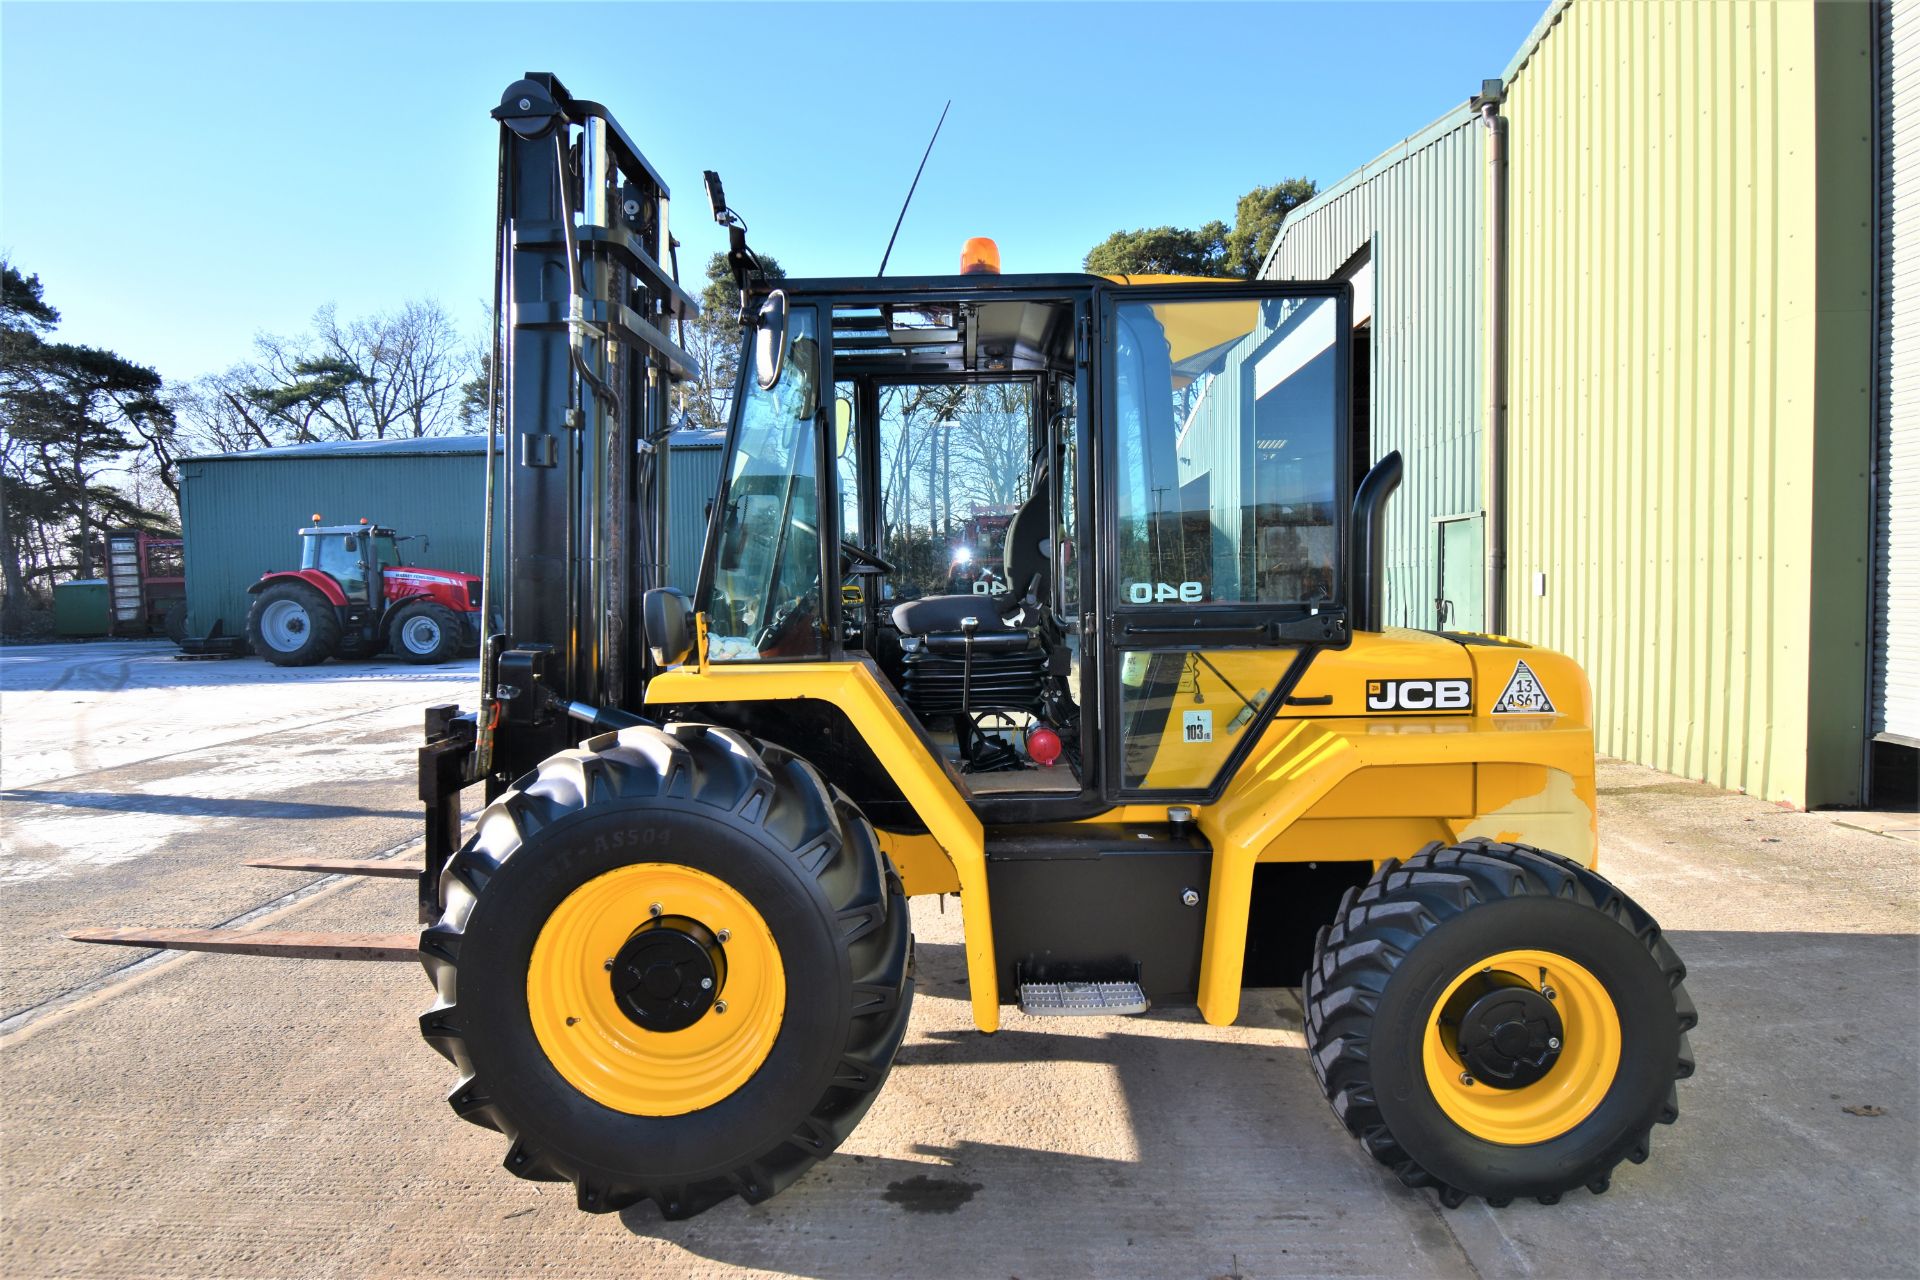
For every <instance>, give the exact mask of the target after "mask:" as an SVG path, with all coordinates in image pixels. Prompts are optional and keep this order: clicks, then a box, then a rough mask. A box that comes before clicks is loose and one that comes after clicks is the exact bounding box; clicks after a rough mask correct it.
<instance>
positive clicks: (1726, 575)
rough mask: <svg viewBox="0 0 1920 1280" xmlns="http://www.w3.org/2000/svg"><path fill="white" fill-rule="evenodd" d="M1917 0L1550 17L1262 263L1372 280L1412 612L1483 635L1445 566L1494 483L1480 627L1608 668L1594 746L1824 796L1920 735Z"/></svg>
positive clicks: (1309, 208)
mask: <svg viewBox="0 0 1920 1280" xmlns="http://www.w3.org/2000/svg"><path fill="white" fill-rule="evenodd" d="M1916 4H1920V0H1894V3H1892V4H1891V5H1888V4H1884V3H1883V4H1873V5H1867V4H1822V5H1813V4H1807V5H1790V4H1770V3H1765V2H1763V0H1727V2H1726V3H1718V4H1711V5H1705V4H1702V5H1689V4H1666V3H1631V2H1622V3H1601V2H1599V0H1556V2H1555V3H1553V4H1552V5H1550V6H1549V7H1548V9H1547V11H1546V13H1545V15H1544V16H1543V17H1542V19H1541V21H1540V23H1539V24H1538V25H1537V27H1536V28H1535V30H1534V32H1533V33H1532V35H1531V36H1530V37H1529V39H1528V40H1527V42H1526V44H1525V45H1524V46H1523V47H1522V49H1521V50H1520V51H1519V52H1518V53H1517V54H1516V56H1515V57H1514V59H1513V60H1512V62H1511V63H1510V65H1509V66H1508V67H1507V68H1506V72H1505V74H1504V76H1503V77H1501V79H1500V80H1498V81H1493V82H1491V83H1489V84H1485V85H1483V89H1482V95H1481V96H1480V97H1479V98H1477V99H1476V100H1474V101H1473V102H1471V103H1469V104H1468V105H1467V106H1465V107H1461V108H1456V109H1455V110H1453V111H1451V112H1448V113H1447V114H1446V115H1444V116H1442V117H1441V118H1440V119H1439V120H1437V121H1435V122H1434V123H1433V124H1432V125H1430V126H1428V127H1427V128H1426V129H1423V130H1421V131H1420V132H1418V133H1416V134H1414V135H1412V136H1411V137H1409V138H1408V139H1407V140H1406V141H1405V142H1403V143H1401V144H1399V145H1397V146H1396V147H1394V148H1393V149H1391V150H1389V151H1388V152H1387V153H1385V154H1384V155H1382V156H1381V157H1379V158H1378V159H1376V160H1375V161H1374V162H1372V163H1371V164H1369V165H1367V166H1365V167H1364V168H1362V169H1360V170H1359V171H1357V172H1356V173H1354V174H1353V175H1351V176H1350V177H1348V178H1347V179H1345V180H1343V181H1342V182H1340V183H1337V184H1335V185H1334V186H1333V187H1331V188H1329V189H1328V190H1327V191H1326V192H1324V193H1323V194H1321V195H1320V196H1319V197H1317V198H1316V199H1315V200H1313V201H1311V202H1309V203H1308V204H1305V205H1303V206H1301V207H1300V208H1299V209H1297V210H1295V211H1294V212H1293V214H1292V215H1291V216H1290V217H1289V218H1288V220H1287V222H1286V224H1285V225H1284V226H1283V227H1282V229H1281V232H1280V235H1279V237H1278V238H1277V241H1276V244H1275V246H1274V249H1273V252H1272V254H1271V255H1270V257H1269V259H1268V261H1267V263H1266V266H1265V269H1264V274H1266V275H1268V276H1269V277H1275V278H1300V277H1310V276H1319V277H1324V276H1329V275H1345V276H1347V277H1348V278H1351V279H1353V280H1354V282H1355V292H1356V313H1357V314H1358V315H1361V316H1363V317H1367V318H1365V319H1364V330H1365V331H1364V332H1363V334H1362V335H1361V336H1362V338H1363V339H1364V340H1363V341H1362V342H1361V343H1360V344H1358V345H1359V346H1360V347H1361V349H1362V350H1363V351H1365V352H1366V353H1367V354H1368V355H1370V357H1371V359H1370V361H1369V362H1368V363H1369V371H1368V373H1367V382H1366V384H1365V385H1364V386H1363V387H1361V388H1357V390H1358V391H1360V392H1362V393H1363V394H1362V395H1360V396H1357V397H1356V404H1357V405H1361V404H1362V402H1363V401H1364V407H1363V411H1362V414H1361V417H1362V419H1363V422H1364V424H1365V426H1366V428H1367V430H1368V433H1369V439H1368V447H1369V453H1370V456H1371V457H1373V458H1378V457H1379V456H1381V455H1382V454H1384V453H1385V452H1386V451H1387V450H1388V449H1392V448H1399V449H1401V450H1402V452H1403V453H1404V454H1405V455H1406V457H1407V464H1408V470H1407V482H1406V485H1405V486H1404V487H1403V488H1402V490H1401V493H1400V495H1399V496H1397V497H1396V498H1395V500H1394V501H1395V504H1397V505H1399V506H1400V508H1401V509H1400V510H1399V511H1398V512H1397V513H1396V514H1395V515H1394V516H1393V518H1392V519H1391V521H1390V527H1389V546H1388V560H1389V565H1390V573H1391V575H1392V577H1393V578H1397V579H1399V582H1398V583H1394V582H1391V581H1390V583H1389V588H1388V590H1389V596H1388V599H1389V602H1390V603H1389V620H1390V621H1393V622H1405V623H1411V624H1413V625H1417V626H1434V625H1436V624H1444V625H1449V626H1458V625H1468V624H1470V623H1471V622H1472V621H1473V615H1472V614H1471V613H1470V612H1468V611H1467V610H1464V609H1457V608H1455V609H1453V610H1451V611H1449V612H1445V613H1443V612H1442V610H1443V609H1447V608H1448V606H1446V605H1444V604H1442V603H1440V602H1442V601H1446V600H1447V599H1448V598H1449V597H1450V596H1452V595H1453V592H1452V589H1451V588H1452V582H1453V581H1457V580H1466V579H1470V578H1471V574H1469V573H1466V572H1464V571H1463V572H1462V573H1461V574H1459V575H1453V574H1449V575H1448V579H1447V580H1441V578H1440V577H1439V574H1440V569H1441V566H1442V564H1443V563H1444V564H1445V565H1446V566H1448V567H1449V568H1451V567H1452V566H1453V564H1454V562H1455V561H1454V555H1455V552H1456V551H1457V552H1458V553H1459V559H1460V561H1461V563H1462V564H1463V565H1465V564H1468V563H1471V562H1472V560H1474V559H1477V558H1478V557H1477V556H1470V555H1469V554H1468V553H1469V552H1477V551H1478V548H1477V547H1475V546H1472V545H1471V543H1472V536H1471V534H1470V533H1469V532H1468V530H1469V529H1470V528H1472V527H1473V526H1474V525H1477V523H1478V522H1477V521H1475V520H1473V517H1475V516H1478V515H1480V514H1481V513H1483V512H1487V511H1489V510H1490V504H1489V497H1491V498H1492V506H1491V509H1492V510H1493V511H1495V512H1496V513H1499V512H1501V511H1504V516H1505V524H1506V537H1505V539H1504V551H1505V567H1504V572H1503V571H1502V570H1501V568H1500V566H1499V565H1498V564H1497V563H1496V564H1495V565H1494V567H1493V571H1492V572H1491V573H1489V574H1487V575H1486V576H1487V579H1488V580H1489V581H1490V582H1491V583H1492V584H1493V586H1494V587H1495V588H1496V594H1495V595H1494V597H1493V598H1492V599H1491V600H1490V601H1489V603H1490V605H1491V607H1490V608H1488V609H1487V610H1486V617H1487V618H1488V620H1489V621H1490V622H1501V621H1502V620H1503V622H1504V629H1505V630H1507V631H1508V632H1510V633H1511V634H1513V635H1516V636H1518V637H1521V638H1523V639H1527V640H1531V641H1535V642H1537V643H1541V644H1545V645H1549V646H1552V647H1554V648H1557V649H1561V650H1564V651H1566V652H1568V653H1570V654H1571V655H1573V656H1574V657H1575V658H1577V659H1578V660H1579V661H1580V662H1581V663H1582V664H1583V665H1584V666H1585V667H1586V669H1587V671H1588V673H1589V675H1590V676H1591V677H1592V680H1593V684H1594V693H1595V703H1596V711H1597V716H1598V726H1597V727H1598V731H1599V742H1600V748H1601V750H1603V751H1605V752H1607V753H1609V754H1612V755H1615V756H1620V757H1623V758H1625V759H1628V760H1633V761H1637V762H1640V763H1644V764H1649V765H1653V766H1655V767H1657V768H1661V769H1665V770H1669V771H1671V772H1674V773H1679V774H1683V775H1685V776H1688V777H1693V778H1700V779H1704V780H1706V781H1708V782H1712V783H1715V784H1717V785H1720V786H1724V787H1730V788H1738V789H1742V790H1746V791H1749V792H1751V793H1753V794H1756V795H1760V796H1764V797H1766V798H1768V799H1772V800H1781V801H1786V802H1789V803H1792V804H1796V805H1820V804H1850V803H1858V802H1860V801H1861V800H1862V799H1864V798H1866V796H1865V782H1866V779H1867V777H1868V776H1869V765H1870V763H1871V760H1872V754H1873V752H1875V751H1877V750H1880V749H1881V748H1880V747H1877V746H1876V745H1875V744H1876V742H1877V743H1880V744H1891V745H1893V746H1894V747H1895V748H1897V749H1899V750H1908V747H1906V746H1901V745H1899V744H1903V743H1908V744H1910V743H1911V741H1912V738H1911V737H1906V736H1903V734H1902V732H1901V731H1900V725H1901V723H1903V721H1902V719H1901V717H1902V716H1903V715H1905V716H1907V717H1913V716H1916V715H1920V708H1914V707H1908V708H1906V709H1905V710H1904V711H1903V707H1905V706H1906V704H1905V703H1903V702H1902V701H1901V699H1902V698H1905V699H1907V700H1908V701H1909V702H1912V701H1915V698H1914V696H1913V695H1912V694H1908V693H1905V692H1903V691H1904V690H1908V689H1916V688H1920V684H1916V682H1915V681H1914V679H1913V678H1912V677H1910V676H1907V675H1905V674H1904V673H1905V672H1907V671H1908V670H1910V669H1916V668H1915V662H1916V658H1915V655H1913V654H1911V653H1909V652H1908V650H1909V649H1911V647H1912V639H1911V637H1912V636H1913V635H1914V634H1915V633H1916V630H1917V629H1920V619H1915V618H1914V616H1913V612H1914V608H1915V604H1914V601H1913V600H1912V599H1911V596H1912V594H1913V589H1912V587H1911V586H1910V585H1908V586H1905V587H1903V586H1901V585H1900V584H1901V583H1909V584H1910V583H1911V582H1912V581H1913V580H1914V578H1913V575H1908V574H1905V572H1904V570H1903V569H1902V568H1901V567H1900V566H1899V565H1898V564H1897V562H1896V561H1895V559H1894V556H1893V554H1892V552H1891V550H1890V548H1891V547H1892V546H1893V545H1894V544H1896V543H1897V542H1898V541H1899V539H1900V538H1901V537H1902V536H1904V535H1903V534H1902V532H1901V528H1900V523H1899V522H1898V521H1897V520H1894V519H1891V518H1890V516H1891V513H1893V512H1895V511H1898V510H1902V509H1905V508H1904V507H1903V506H1902V505H1901V504H1903V503H1904V504H1906V506H1908V507H1910V506H1911V504H1912V499H1911V497H1910V496H1904V497H1903V496H1902V495H1910V494H1911V493H1912V492H1913V489H1914V481H1915V477H1914V476H1913V474H1912V469H1913V465H1914V464H1913V462H1912V458H1913V454H1914V451H1913V450H1912V449H1904V450H1903V448H1902V447H1901V446H1900V445H1899V443H1898V442H1900V441H1902V440H1906V439H1908V438H1911V437H1915V436H1916V435H1917V434H1920V433H1916V431H1915V429H1914V424H1913V422H1912V416H1913V408H1912V406H1913V405H1914V403H1915V400H1916V398H1915V397H1912V396H1903V395H1902V393H1901V391H1900V388H1901V387H1903V386H1906V385H1907V384H1908V383H1910V382H1911V381H1912V371H1911V370H1906V371H1900V370H1898V369H1896V368H1894V367H1892V364H1891V362H1890V360H1889V359H1888V358H1887V355H1886V353H1888V352H1891V351H1892V350H1894V349H1895V345H1894V343H1893V342H1892V341H1890V340H1889V335H1890V334H1892V333H1894V332H1895V331H1896V329H1897V326H1899V325H1900V324H1901V323H1902V321H1901V320H1900V318H1899V317H1900V315H1902V314H1909V313H1911V312H1912V308H1911V298H1909V300H1908V304H1907V305H1908V307H1909V312H1907V313H1902V312H1897V311H1896V310H1895V305H1896V302H1897V299H1898V297H1900V296H1905V295H1901V294H1899V292H1898V288H1897V286H1898V283H1899V280H1900V279H1901V277H1899V276H1897V275H1896V273H1895V272H1894V271H1893V269H1892V268H1891V265H1890V264H1891V263H1892V262H1893V260H1894V247H1893V244H1894V235H1895V233H1896V231H1897V229H1898V227H1897V223H1898V221H1899V218H1900V216H1901V215H1900V206H1897V205H1896V202H1895V198H1894V192H1895V191H1896V190H1902V189H1909V188H1912V187H1914V186H1916V185H1920V184H1914V183H1910V182H1909V183H1905V185H1904V186H1903V180H1902V178H1901V174H1902V173H1907V174H1911V173H1912V172H1913V170H1914V166H1915V165H1916V163H1920V159H1917V158H1916V157H1915V156H1914V155H1913V154H1911V153H1912V152H1913V148H1912V147H1911V146H1908V147H1907V149H1906V152H1904V153H1901V152H1898V149H1897V148H1898V139H1899V138H1900V137H1902V136H1904V135H1903V134H1902V131H1901V127H1900V125H1899V123H1898V122H1899V121H1900V120H1902V119H1904V120H1907V121H1909V122H1910V121H1912V120H1913V119H1914V118H1915V110H1914V109H1915V103H1914V101H1913V95H1914V94H1915V93H1916V92H1920V75H1915V74H1912V73H1911V70H1910V71H1909V72H1908V73H1907V74H1904V75H1896V74H1895V67H1896V64H1897V65H1900V66H1907V67H1909V68H1913V67H1920V57H1916V55H1915V53H1914V51H1913V48H1912V46H1913V45H1914V44H1916V43H1920V20H1913V19H1912V15H1913V13H1914V11H1915V7H1916ZM1903 15H1905V19H1904V20H1903ZM1901 30H1910V31H1912V32H1913V36H1912V37H1909V41H1908V46H1907V49H1908V51H1907V53H1906V54H1904V55H1902V54H1901V53H1900V52H1899V50H1898V48H1896V47H1895V45H1894V43H1893V42H1894V40H1895V39H1896V33H1897V32H1899V31H1901ZM1903 59H1904V60H1903ZM1481 71H1482V69H1480V68H1462V75H1461V79H1462V80H1463V81H1464V82H1465V83H1466V84H1469V85H1471V84H1479V83H1481V81H1480V78H1479V75H1480V73H1481ZM1903 104H1904V105H1903ZM1487 107H1491V108H1492V110H1493V111H1494V112H1495V113H1497V114H1498V115H1501V116H1503V117H1504V118H1505V122H1506V123H1505V126H1504V128H1505V134H1504V137H1505V147H1504V153H1505V166H1504V170H1502V169H1501V168H1500V167H1499V162H1498V159H1497V157H1498V156H1499V154H1500V149H1498V148H1495V147H1493V146H1491V145H1490V141H1489V140H1490V139H1491V138H1493V137H1494V135H1493V134H1492V132H1491V130H1490V127H1489V126H1488V125H1485V124H1483V123H1481V122H1480V121H1479V120H1478V119H1476V113H1477V111H1479V110H1480V109H1483V108H1487ZM1912 132H1913V131H1912V129H1911V128H1910V127H1909V128H1908V129H1907V130H1906V134H1908V135H1910V134H1912ZM1896 154H1897V155H1904V157H1905V158H1904V159H1898V160H1893V159H1889V157H1891V156H1895V155H1896ZM1496 202H1497V203H1496ZM1909 203H1911V202H1909ZM1907 212H1908V215H1909V218H1908V220H1909V221H1911V220H1912V219H1911V216H1910V215H1911V210H1908V211H1907ZM1503 220H1504V223H1505V226H1506V234H1505V237H1504V239H1503V238H1502V237H1501V236H1500V235H1499V234H1498V232H1497V230H1496V228H1497V227H1498V226H1499V225H1500V224H1501V222H1502V221H1503ZM1503 246H1504V248H1503ZM1916 251H1920V246H1909V247H1903V252H1904V253H1906V254H1907V255H1909V258H1910V257H1911V255H1913V254H1914V253H1915V252H1916ZM1909 258H1902V259H1900V261H1903V262H1904V261H1908V260H1909ZM1496 282H1503V283H1501V284H1496ZM1907 292H1908V294H1911V293H1912V292H1913V291H1911V290H1909V291H1907ZM1915 331H1920V326H1917V327H1916V330H1915ZM1876 353H1879V358H1878V362H1876ZM1356 364H1358V362H1356ZM1501 368H1503V369H1504V377H1499V378H1496V377H1495V375H1494V374H1493V373H1491V372H1490V370H1494V369H1501ZM1490 386H1491V388H1492V390H1493V392H1494V393H1495V394H1488V390H1489V387H1490ZM1903 406H1904V407H1903ZM1903 415H1904V416H1903ZM1502 431H1503V432H1504V435H1503V436H1496V435H1493V434H1491V433H1494V432H1502ZM1500 438H1504V441H1505V445H1506V453H1505V459H1506V465H1505V466H1504V467H1503V468H1501V469H1500V473H1499V475H1498V476H1497V477H1495V479H1497V481H1498V483H1495V484H1491V485H1490V484H1489V483H1488V479H1489V477H1488V476H1487V472H1486V468H1487V458H1488V456H1489V451H1488V449H1487V447H1486V446H1487V444H1488V442H1489V440H1490V439H1500ZM1903 459H1904V460H1905V461H1904V462H1903V461H1902V460H1903ZM1503 501H1504V507H1503V508H1502V507H1501V506H1500V504H1501V503H1502V502H1503ZM1449 516H1464V517H1467V519H1466V520H1462V521H1458V522H1457V523H1459V524H1461V525H1463V526H1466V527H1465V528H1462V529H1459V530H1452V531H1450V530H1448V528H1447V526H1448V524H1449V523H1456V522H1453V521H1449V520H1448V519H1447V517H1449ZM1909 523H1911V522H1909ZM1499 525H1500V521H1499V520H1498V519H1494V520H1491V521H1489V526H1490V527H1493V528H1498V527H1499ZM1475 531H1476V532H1477V530H1475ZM1450 532H1452V533H1458V534H1459V545H1457V546H1450V545H1449V541H1448V538H1449V533H1450ZM1903 591H1904V593H1905V594H1904V595H1902V594H1900V593H1901V592H1903ZM1457 604H1458V601H1457V600H1456V601H1455V605H1456V606H1457ZM1903 646H1904V647H1903ZM1905 733H1906V734H1908V735H1911V734H1916V733H1920V729H1913V728H1908V729H1907V730H1906V731H1905ZM1911 759H1912V757H1911V753H1910V751H1909V754H1908V755H1907V757H1906V760H1907V761H1908V763H1907V766H1906V767H1907V768H1908V769H1909V770H1910V769H1911V763H1910V762H1911Z"/></svg>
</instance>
